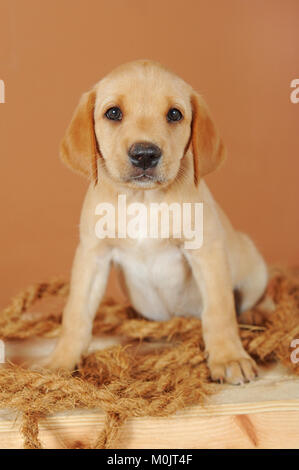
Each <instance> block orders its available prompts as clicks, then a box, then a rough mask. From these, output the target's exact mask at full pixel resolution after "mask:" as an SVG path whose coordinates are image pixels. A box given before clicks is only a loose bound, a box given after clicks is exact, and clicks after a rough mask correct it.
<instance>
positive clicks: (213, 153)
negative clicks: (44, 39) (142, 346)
mask: <svg viewBox="0 0 299 470" xmlns="http://www.w3.org/2000/svg"><path fill="white" fill-rule="evenodd" d="M224 154H225V152H224V147H223V144H222V141H221V139H220V138H219V136H218V133H217V131H216V129H215V126H214V123H213V121H212V120H211V118H210V115H209V112H208V110H207V107H206V105H205V103H204V101H203V99H202V98H201V97H200V96H199V95H198V94H197V93H196V92H195V91H194V90H193V89H192V87H191V86H190V85H188V84H186V83H185V82H184V81H183V80H182V79H180V78H179V77H177V76H175V75H174V74H173V73H171V72H169V71H168V70H166V69H165V68H164V67H162V66H161V65H160V64H157V63H155V62H152V61H148V60H140V61H136V62H132V63H129V64H125V65H123V66H120V67H118V68H117V69H115V70H114V71H112V72H111V73H110V74H109V75H108V76H106V77H105V78H104V79H102V80H100V81H99V82H98V83H97V84H96V85H95V86H94V87H93V88H92V90H90V91H88V92H87V93H84V95H83V96H82V98H81V100H80V102H79V105H78V107H77V109H76V110H75V113H74V116H73V118H72V121H71V123H70V126H69V128H68V130H67V132H66V135H65V137H64V140H63V142H62V146H61V156H62V159H63V160H64V162H65V163H66V164H67V165H69V166H70V167H71V168H72V169H74V170H76V171H78V172H79V173H82V174H83V175H85V176H87V177H89V178H90V186H89V189H88V191H87V195H86V198H85V201H84V205H83V209H82V214H81V222H80V243H79V246H78V248H77V251H76V255H75V259H74V263H73V270H72V277H71V289H70V295H69V298H68V301H67V304H66V307H65V310H64V313H63V328H62V335H61V337H60V340H59V342H58V344H57V347H56V349H55V350H54V352H53V353H52V355H51V357H50V358H49V360H48V364H47V365H48V366H49V367H53V368H59V367H67V368H70V369H72V368H74V367H75V365H76V363H77V362H78V361H79V360H80V357H81V355H82V353H84V352H86V350H87V348H88V346H89V342H90V339H91V332H92V323H93V319H94V316H95V313H96V311H97V309H98V306H99V303H100V301H101V299H102V297H103V294H104V291H105V288H106V283H107V279H108V275H109V271H110V268H111V266H112V265H113V264H114V265H117V266H118V268H119V269H120V271H121V273H122V278H123V280H124V285H125V288H126V290H127V293H128V295H129V298H130V300H131V303H132V305H133V307H134V308H135V309H136V310H137V311H138V312H139V313H140V314H142V315H143V316H144V317H146V318H148V319H151V320H157V321H163V320H167V319H169V318H171V317H172V316H174V315H192V316H196V317H200V318H201V319H202V325H203V335H204V342H205V347H206V351H207V355H208V364H209V368H210V371H211V377H212V379H213V380H219V381H227V382H229V383H232V384H240V383H243V382H244V381H250V380H252V379H253V378H254V377H255V376H256V372H257V370H256V365H255V363H254V361H253V360H252V359H251V358H250V357H249V355H248V354H247V353H246V352H245V351H244V349H243V347H242V344H241V341H240V337H239V334H238V326H237V320H236V310H235V303H234V291H238V292H239V293H240V298H241V305H240V309H241V311H244V310H246V309H249V308H250V307H252V306H253V305H254V304H255V303H256V302H257V301H258V300H259V299H260V297H261V296H262V294H263V292H264V290H265V287H266V284H267V269H266V265H265V263H264V261H263V259H262V257H261V255H260V254H259V252H258V251H257V249H256V247H255V246H254V244H253V242H252V241H251V240H250V239H249V238H248V237H247V236H246V235H244V234H243V233H240V232H237V231H235V230H234V229H233V227H232V225H231V223H230V221H229V220H228V219H227V217H226V216H225V214H224V213H223V212H222V210H221V209H220V208H219V206H218V205H217V203H216V202H215V201H214V199H213V197H212V195H211V193H210V191H209V189H208V188H207V186H206V184H205V182H204V180H203V177H204V176H205V175H206V174H208V173H210V172H211V171H213V170H215V169H216V168H217V167H218V166H219V165H220V164H221V162H222V161H223V159H224V156H225V155H224ZM120 195H122V196H126V204H131V203H141V204H143V205H144V206H145V207H149V206H150V205H151V204H153V203H155V204H159V203H165V204H168V205H171V204H172V203H179V204H184V203H189V204H196V203H199V202H201V203H203V213H204V218H203V244H202V246H200V247H198V248H196V249H194V248H193V249H186V246H185V242H186V237H185V236H184V234H182V235H181V236H180V237H178V236H175V235H176V234H175V233H174V232H173V231H172V230H170V233H169V236H168V238H165V237H164V238H163V237H157V238H154V237H147V236H143V234H142V230H141V232H140V236H139V237H138V239H133V238H130V237H125V236H123V233H122V234H120V226H119V224H120V222H119V220H120V219H118V222H117V224H116V235H115V237H108V236H107V237H105V238H103V237H102V238H101V237H99V236H97V233H96V230H95V227H96V225H97V222H98V220H99V213H100V211H99V210H98V209H97V207H98V205H99V204H100V203H104V204H105V203H109V204H111V205H112V206H113V207H115V208H116V212H117V211H119V206H118V201H119V196H120ZM193 219H194V216H193ZM122 220H123V219H122ZM129 220H131V219H130V218H129ZM193 221H194V220H193ZM126 223H128V222H126ZM161 223H162V222H160V225H161Z"/></svg>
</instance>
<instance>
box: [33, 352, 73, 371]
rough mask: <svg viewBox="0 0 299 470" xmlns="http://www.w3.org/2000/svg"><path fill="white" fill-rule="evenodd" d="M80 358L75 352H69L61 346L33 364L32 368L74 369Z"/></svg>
mask: <svg viewBox="0 0 299 470" xmlns="http://www.w3.org/2000/svg"><path fill="white" fill-rule="evenodd" d="M77 362H78V360H77V357H75V356H74V355H73V354H69V353H67V352H66V351H64V350H61V348H59V347H58V348H56V349H55V350H54V351H53V353H52V354H50V355H49V356H47V357H45V358H43V359H41V360H40V361H38V362H36V363H34V364H32V365H31V366H30V369H34V370H39V369H51V370H58V369H66V370H71V371H72V370H74V369H75V366H76V364H77Z"/></svg>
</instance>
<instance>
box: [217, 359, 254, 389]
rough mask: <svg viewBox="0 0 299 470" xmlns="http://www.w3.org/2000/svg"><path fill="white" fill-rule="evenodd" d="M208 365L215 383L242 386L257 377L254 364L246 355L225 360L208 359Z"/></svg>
mask: <svg viewBox="0 0 299 470" xmlns="http://www.w3.org/2000/svg"><path fill="white" fill-rule="evenodd" d="M208 365H209V369H210V372H211V378H212V380H214V381H215V382H221V383H223V382H227V383H229V384H232V385H242V384H244V383H245V382H251V381H252V380H254V379H255V378H256V377H257V375H258V371H257V365H256V363H255V362H254V360H253V359H251V357H249V356H248V355H247V354H246V353H244V355H240V356H239V357H231V358H226V359H225V360H223V359H222V360H221V359H220V358H218V359H216V360H215V359H209V361H208Z"/></svg>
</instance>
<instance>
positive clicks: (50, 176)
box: [0, 0, 299, 306]
mask: <svg viewBox="0 0 299 470" xmlns="http://www.w3.org/2000/svg"><path fill="white" fill-rule="evenodd" d="M137 58H150V59H155V60H158V61H160V62H162V63H164V64H165V65H167V66H168V67H170V68H171V69H172V70H173V71H174V72H176V73H178V74H179V75H181V76H182V77H183V78H184V79H185V80H186V81H188V82H190V83H192V84H193V86H194V87H195V88H196V89H197V90H198V91H199V92H201V93H202V94H203V95H204V97H205V98H206V100H207V102H208V104H209V106H210V109H211V112H212V115H213V117H214V119H215V121H216V123H217V126H218V128H219V129H220V130H221V134H222V136H223V138H224V141H225V143H226V146H227V148H228V160H227V162H226V164H225V166H224V167H223V168H222V169H221V170H220V171H219V172H218V173H215V174H213V175H211V176H209V178H208V182H209V185H210V187H211V188H212V190H213V192H214V194H215V196H216V198H217V199H218V200H219V201H220V202H221V205H222V207H223V208H224V209H225V211H226V212H227V213H228V215H229V216H230V218H231V220H232V221H233V222H234V225H235V226H236V227H238V228H239V229H241V230H243V231H246V232H248V233H250V234H251V236H252V237H253V239H254V240H255V242H256V243H257V245H258V246H259V248H260V249H261V251H262V252H263V253H264V255H265V257H266V259H267V260H268V262H270V263H276V262H281V263H283V264H288V265H295V264H298V262H299V250H298V228H299V215H298V195H299V189H298V170H299V158H298V156H299V152H298V150H299V141H298V125H299V104H297V105H296V104H292V103H291V102H290V98H289V97H290V92H291V88H290V83H291V80H292V79H294V78H299V60H298V58H299V1H297V0H286V1H283V0H281V1H278V0H250V1H249V0H247V1H246V0H226V1H223V0H209V1H208V0H206V1H204V0H185V1H184V2H182V1H181V0H151V1H150V0H149V1H147V0H114V1H113V2H109V1H104V0H84V1H83V0H59V1H58V0H54V1H53V0H51V1H48V0H44V1H42V2H41V1H40V0H26V2H25V1H24V0H9V1H5V0H0V79H2V80H4V82H5V85H6V103H5V104H0V157H1V159H0V165H1V168H0V171H1V198H0V213H1V231H0V250H1V253H0V259H1V292H0V295H1V298H0V303H1V306H4V305H5V304H6V303H7V302H8V300H9V298H10V297H11V296H12V295H13V294H14V293H16V292H17V291H18V290H19V289H20V288H21V287H24V286H26V285H27V284H28V283H31V282H34V281H37V280H40V279H48V278H49V277H51V276H53V275H56V274H62V275H65V276H68V275H69V270H70V267H71V262H72V257H73V254H74V250H75V246H76V244H77V240H78V221H79V214H80V208H81V204H82V200H83V197H84V192H85V190H86V181H84V180H83V179H81V178H80V177H78V176H76V175H74V174H72V173H71V172H70V171H69V170H68V169H66V168H64V167H63V166H62V164H61V163H60V160H59V158H58V146H59V142H60V140H61V138H62V135H63V133H64V130H65V128H66V126H67V124H68V122H69V120H70V117H71V114H72V112H73V109H74V107H75V105H76V103H77V101H78V99H79V96H80V95H81V93H82V92H83V91H85V90H86V89H88V88H89V87H90V86H91V85H92V84H93V83H95V82H96V81H97V80H98V79H99V78H101V77H102V76H103V75H105V74H106V73H107V72H108V71H109V70H111V69H112V68H113V67H115V66H116V65H118V64H120V63H123V62H126V61H130V60H133V59H137ZM112 289H113V286H112Z"/></svg>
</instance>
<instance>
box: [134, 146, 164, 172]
mask: <svg viewBox="0 0 299 470" xmlns="http://www.w3.org/2000/svg"><path fill="white" fill-rule="evenodd" d="M161 154H162V152H161V149H160V148H159V147H158V146H157V145H155V144H152V143H150V142H136V143H135V144H133V145H131V147H130V148H129V152H128V155H129V158H130V161H131V163H132V165H134V166H137V167H138V168H143V170H147V169H148V168H153V167H154V166H156V165H158V162H159V160H160V157H161Z"/></svg>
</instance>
